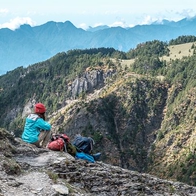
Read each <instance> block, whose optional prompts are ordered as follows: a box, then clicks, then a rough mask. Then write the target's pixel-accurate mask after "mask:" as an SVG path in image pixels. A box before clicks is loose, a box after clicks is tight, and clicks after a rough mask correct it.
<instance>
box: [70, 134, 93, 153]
mask: <svg viewBox="0 0 196 196" xmlns="http://www.w3.org/2000/svg"><path fill="white" fill-rule="evenodd" d="M94 143H95V142H94V140H93V139H92V138H91V137H83V136H81V135H79V134H78V135H76V136H75V138H74V141H73V142H72V144H73V145H74V146H75V147H76V149H77V151H78V152H84V153H86V154H91V153H92V150H93V145H94Z"/></svg>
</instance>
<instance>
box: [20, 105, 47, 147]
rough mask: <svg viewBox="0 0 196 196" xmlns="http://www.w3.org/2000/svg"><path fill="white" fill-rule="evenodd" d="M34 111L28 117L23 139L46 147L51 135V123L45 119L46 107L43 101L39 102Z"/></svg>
mask: <svg viewBox="0 0 196 196" xmlns="http://www.w3.org/2000/svg"><path fill="white" fill-rule="evenodd" d="M34 111H35V113H33V114H30V115H29V116H28V117H27V118H26V122H25V126H24V131H23V134H22V140H23V141H25V142H27V143H31V144H34V145H36V146H37V147H46V145H47V144H48V141H49V139H50V135H51V131H50V130H51V125H50V124H49V123H48V122H46V121H45V112H46V108H45V106H44V105H43V104H42V103H37V104H35V107H34Z"/></svg>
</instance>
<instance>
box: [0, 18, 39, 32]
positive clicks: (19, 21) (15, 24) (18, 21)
mask: <svg viewBox="0 0 196 196" xmlns="http://www.w3.org/2000/svg"><path fill="white" fill-rule="evenodd" d="M23 24H29V25H30V26H35V24H36V23H35V22H34V21H33V20H32V19H31V18H29V17H23V18H21V17H16V18H14V19H11V20H10V21H9V22H6V23H3V24H0V28H9V29H11V30H15V29H18V28H19V27H20V26H21V25H23Z"/></svg>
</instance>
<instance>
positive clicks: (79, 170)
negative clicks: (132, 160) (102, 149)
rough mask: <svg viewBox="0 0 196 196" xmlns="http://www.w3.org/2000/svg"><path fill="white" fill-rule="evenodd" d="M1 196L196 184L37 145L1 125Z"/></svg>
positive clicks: (137, 191)
mask: <svg viewBox="0 0 196 196" xmlns="http://www.w3.org/2000/svg"><path fill="white" fill-rule="evenodd" d="M0 138H1V140H0V156H1V159H0V171H1V173H0V195H1V196H12V195H15V196H35V195H42V196H43V195H44V196H58V195H70V196H71V195H73V196H80V195H81V196H87V195H89V196H90V195H91V196H93V195H96V196H106V195H108V196H113V195H114V196H117V195H118V196H119V195H129V196H136V195H138V196H139V195H165V196H166V195H175V196H182V195H183V196H193V195H195V194H196V187H192V186H189V185H186V184H183V183H180V182H172V181H168V180H162V179H159V178H157V177H155V176H152V175H149V174H144V173H138V172H135V171H130V170H126V169H122V168H120V167H116V166H112V165H109V164H104V163H103V162H101V161H99V162H96V163H93V164H92V163H88V162H86V161H83V160H79V159H75V158H74V157H72V156H71V155H69V154H67V153H65V152H55V151H50V150H48V149H40V148H36V147H34V146H33V145H29V144H26V143H24V142H22V141H21V140H20V139H19V138H14V137H13V136H12V135H11V134H10V133H8V132H7V131H6V130H4V129H0Z"/></svg>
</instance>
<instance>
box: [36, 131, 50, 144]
mask: <svg viewBox="0 0 196 196" xmlns="http://www.w3.org/2000/svg"><path fill="white" fill-rule="evenodd" d="M50 137H51V131H41V132H40V134H39V143H40V146H41V147H46V145H47V144H48V142H49V140H50Z"/></svg>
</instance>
